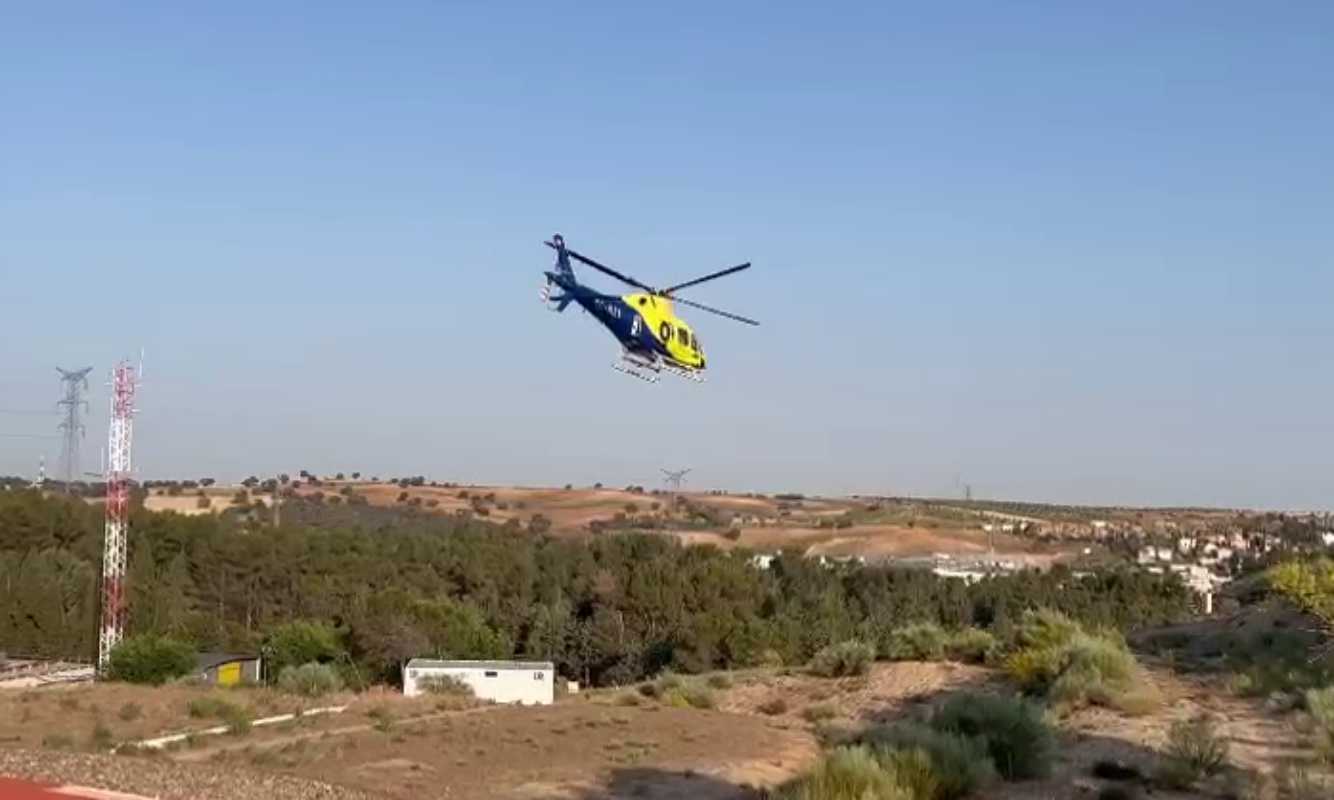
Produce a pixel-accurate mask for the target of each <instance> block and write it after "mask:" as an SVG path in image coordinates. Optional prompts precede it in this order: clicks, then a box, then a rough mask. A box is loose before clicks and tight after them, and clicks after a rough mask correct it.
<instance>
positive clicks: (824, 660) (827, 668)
mask: <svg viewBox="0 0 1334 800" xmlns="http://www.w3.org/2000/svg"><path fill="white" fill-rule="evenodd" d="M874 660H875V648H873V647H871V646H870V645H869V644H865V643H864V642H859V641H856V640H849V641H846V642H841V643H839V644H831V645H829V646H828V647H826V648H824V649H822V650H821V651H820V652H818V653H816V654H815V658H813V659H811V672H814V673H815V674H816V675H821V676H823V677H826V678H840V677H844V676H848V675H865V674H866V672H867V671H868V670H869V669H870V668H871V662H872V661H874Z"/></svg>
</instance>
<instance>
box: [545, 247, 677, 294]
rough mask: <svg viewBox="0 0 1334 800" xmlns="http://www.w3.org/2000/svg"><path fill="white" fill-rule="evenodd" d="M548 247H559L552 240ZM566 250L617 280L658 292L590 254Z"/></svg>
mask: <svg viewBox="0 0 1334 800" xmlns="http://www.w3.org/2000/svg"><path fill="white" fill-rule="evenodd" d="M547 247H550V248H553V249H557V248H556V245H555V244H553V243H551V242H547ZM565 252H566V253H568V254H569V255H570V258H573V259H574V260H575V261H578V262H579V263H581V264H587V265H588V266H590V267H592V268H593V269H595V270H598V271H599V272H604V273H606V274H607V275H610V276H611V277H613V278H615V279H616V280H618V281H620V282H621V283H626V284H629V285H630V286H635V287H638V288H640V289H643V290H644V291H646V292H657V290H656V289H654V288H653V287H652V286H649V285H647V284H644V283H640V282H639V281H637V280H635V279H634V278H631V277H630V276H629V275H622V274H621V273H619V272H617V271H616V270H614V269H612V268H611V267H608V266H605V265H603V264H599V263H598V262H596V261H594V260H593V259H591V258H589V257H588V256H586V255H582V254H580V253H576V252H575V251H573V250H571V249H570V248H568V247H567V248H565Z"/></svg>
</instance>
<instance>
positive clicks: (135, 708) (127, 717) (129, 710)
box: [116, 703, 144, 722]
mask: <svg viewBox="0 0 1334 800" xmlns="http://www.w3.org/2000/svg"><path fill="white" fill-rule="evenodd" d="M143 713H144V709H143V707H142V706H140V705H139V704H138V703H126V704H125V705H123V706H121V707H120V711H118V712H116V716H118V717H120V718H121V720H122V721H124V722H134V721H135V720H136V719H139V717H141V716H143Z"/></svg>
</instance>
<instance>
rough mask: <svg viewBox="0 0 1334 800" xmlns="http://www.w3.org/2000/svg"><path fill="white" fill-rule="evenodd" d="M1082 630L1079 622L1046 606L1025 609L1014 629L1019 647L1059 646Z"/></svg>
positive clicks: (1066, 642)
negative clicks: (1035, 609)
mask: <svg viewBox="0 0 1334 800" xmlns="http://www.w3.org/2000/svg"><path fill="white" fill-rule="evenodd" d="M1083 632H1084V630H1083V628H1081V627H1080V626H1079V623H1077V622H1075V621H1074V620H1072V619H1070V618H1069V617H1067V616H1066V615H1064V614H1062V613H1061V612H1059V611H1053V610H1051V609H1048V608H1042V609H1038V610H1037V611H1025V612H1024V616H1023V618H1022V619H1021V620H1020V621H1019V627H1018V629H1017V630H1016V631H1015V642H1016V644H1017V645H1018V646H1019V647H1020V648H1047V647H1060V646H1061V645H1065V644H1068V643H1069V642H1070V641H1071V640H1072V639H1074V638H1075V637H1076V636H1078V635H1080V634H1082V633H1083Z"/></svg>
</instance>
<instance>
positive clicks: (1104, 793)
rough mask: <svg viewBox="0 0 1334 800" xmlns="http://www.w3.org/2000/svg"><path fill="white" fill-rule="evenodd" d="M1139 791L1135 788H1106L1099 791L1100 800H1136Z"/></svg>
mask: <svg viewBox="0 0 1334 800" xmlns="http://www.w3.org/2000/svg"><path fill="white" fill-rule="evenodd" d="M1137 797H1139V791H1138V790H1136V789H1135V788H1134V787H1133V786H1104V787H1102V788H1101V789H1099V790H1098V800H1135V798H1137Z"/></svg>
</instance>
